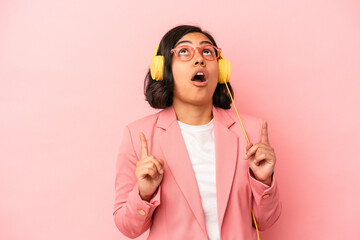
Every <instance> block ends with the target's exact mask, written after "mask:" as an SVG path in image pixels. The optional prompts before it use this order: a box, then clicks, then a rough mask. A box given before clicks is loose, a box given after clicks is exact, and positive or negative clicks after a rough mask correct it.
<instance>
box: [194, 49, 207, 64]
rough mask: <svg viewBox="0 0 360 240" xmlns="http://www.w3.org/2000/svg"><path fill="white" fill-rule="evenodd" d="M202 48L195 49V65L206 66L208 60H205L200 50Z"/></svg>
mask: <svg viewBox="0 0 360 240" xmlns="http://www.w3.org/2000/svg"><path fill="white" fill-rule="evenodd" d="M200 51H201V50H200V49H198V48H197V49H196V50H195V53H194V54H195V56H194V66H199V65H200V66H202V67H205V66H206V62H205V60H204V57H203V55H202V54H201V52H200Z"/></svg>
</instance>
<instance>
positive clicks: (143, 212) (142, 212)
mask: <svg viewBox="0 0 360 240" xmlns="http://www.w3.org/2000/svg"><path fill="white" fill-rule="evenodd" d="M138 213H139V214H140V215H141V216H145V215H146V212H145V211H144V210H142V209H141V210H139V211H138Z"/></svg>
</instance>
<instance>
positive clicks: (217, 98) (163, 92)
mask: <svg viewBox="0 0 360 240" xmlns="http://www.w3.org/2000/svg"><path fill="white" fill-rule="evenodd" d="M193 32H199V33H202V34H204V35H205V36H206V37H207V38H209V40H210V41H211V42H212V43H213V45H214V46H216V47H217V45H216V42H215V40H214V38H213V37H212V36H211V35H210V34H209V33H208V32H206V31H202V30H201V28H200V27H197V26H191V25H180V26H177V27H174V28H173V29H171V30H169V31H168V32H167V33H166V34H165V35H164V37H163V38H162V39H161V41H160V45H159V49H158V52H157V55H162V56H164V59H165V64H164V65H165V66H164V74H163V80H162V81H156V80H154V79H152V77H151V74H150V69H149V71H148V73H147V74H146V77H145V80H144V94H145V96H146V100H147V101H148V102H149V104H150V106H151V107H153V108H160V109H164V108H167V107H169V106H171V105H172V103H173V89H174V77H173V74H172V70H171V59H172V58H171V53H170V50H171V49H172V48H174V46H175V44H176V43H177V42H178V41H179V40H180V39H181V38H182V37H183V36H184V35H186V34H188V33H193ZM228 87H229V89H230V91H231V94H232V95H233V96H234V94H233V90H232V87H231V85H230V83H228ZM230 104H231V98H230V95H229V93H228V91H227V89H226V86H225V84H220V83H218V84H217V86H216V89H215V92H214V95H213V105H214V106H215V107H220V108H223V109H229V108H230V107H231V106H230Z"/></svg>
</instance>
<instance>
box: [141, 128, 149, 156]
mask: <svg viewBox="0 0 360 240" xmlns="http://www.w3.org/2000/svg"><path fill="white" fill-rule="evenodd" d="M140 141H141V159H144V158H146V157H147V156H148V147H147V142H146V138H145V135H144V133H140Z"/></svg>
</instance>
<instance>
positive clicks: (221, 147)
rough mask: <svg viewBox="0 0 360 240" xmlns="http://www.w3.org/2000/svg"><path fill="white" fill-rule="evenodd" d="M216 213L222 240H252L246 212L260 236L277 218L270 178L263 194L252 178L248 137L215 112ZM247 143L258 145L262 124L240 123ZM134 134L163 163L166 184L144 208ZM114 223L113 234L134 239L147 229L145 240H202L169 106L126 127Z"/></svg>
mask: <svg viewBox="0 0 360 240" xmlns="http://www.w3.org/2000/svg"><path fill="white" fill-rule="evenodd" d="M213 116H214V136H215V152H216V189H217V204H218V206H217V211H218V220H219V229H220V236H221V239H223V240H235V239H236V240H237V239H238V240H249V239H250V240H251V239H253V240H255V239H256V230H255V228H254V227H253V222H252V215H251V210H252V209H253V210H254V213H255V218H256V221H257V224H258V227H259V229H260V230H264V229H266V228H268V227H270V226H271V225H273V224H274V223H275V222H276V220H277V219H278V218H279V216H280V213H281V203H280V201H279V194H278V190H277V183H276V179H275V176H274V178H273V182H272V185H271V186H270V187H268V186H267V185H264V184H262V183H261V182H259V181H257V180H256V179H254V178H253V177H252V176H251V175H250V173H249V165H248V163H247V161H246V160H244V155H245V150H246V138H245V135H244V133H243V131H242V128H241V125H240V123H239V122H238V121H237V120H236V115H234V114H233V112H232V111H230V110H224V109H220V108H216V107H213ZM241 119H242V121H243V124H244V127H245V129H246V132H247V134H248V137H249V139H250V141H251V142H252V143H257V142H259V141H260V135H261V126H262V121H261V120H260V119H257V118H253V117H250V116H241ZM140 132H143V133H144V134H145V136H146V139H147V141H148V149H149V154H151V155H154V156H156V157H157V158H160V159H163V160H164V161H165V166H164V177H163V180H162V183H161V184H160V186H159V188H158V190H157V191H156V192H155V194H154V196H153V198H152V199H151V200H150V202H146V201H142V200H141V198H140V196H139V192H138V188H137V184H136V178H135V165H136V162H137V161H139V159H140V153H141V142H140ZM115 192H116V193H115V195H116V196H115V209H114V213H113V214H114V218H115V224H116V226H117V227H118V229H119V230H120V231H121V232H122V233H123V234H124V235H125V236H128V237H130V238H135V237H137V236H140V235H141V234H142V233H144V232H145V231H146V230H147V229H149V228H150V233H149V237H148V239H149V240H161V239H164V240H165V239H166V240H168V239H171V240H176V239H179V240H180V239H181V240H183V239H196V240H202V239H208V238H207V233H206V227H205V218H204V213H203V209H202V205H201V199H200V193H199V189H198V186H197V181H196V178H195V174H194V171H193V168H192V165H191V162H190V159H189V155H188V153H187V150H186V146H185V142H184V140H183V137H182V134H181V130H180V127H179V125H178V122H177V119H176V114H175V111H174V109H173V108H172V107H169V108H167V109H164V110H162V111H160V112H158V113H156V114H154V115H151V116H148V117H145V118H142V119H140V120H138V121H135V122H133V123H131V124H130V125H128V126H127V129H126V130H125V135H124V138H123V141H122V143H121V146H120V149H119V154H118V158H117V164H116V180H115Z"/></svg>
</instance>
